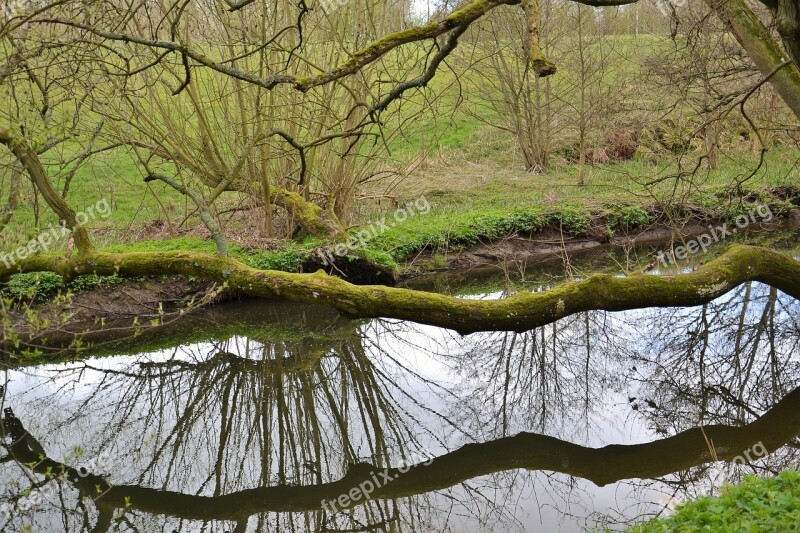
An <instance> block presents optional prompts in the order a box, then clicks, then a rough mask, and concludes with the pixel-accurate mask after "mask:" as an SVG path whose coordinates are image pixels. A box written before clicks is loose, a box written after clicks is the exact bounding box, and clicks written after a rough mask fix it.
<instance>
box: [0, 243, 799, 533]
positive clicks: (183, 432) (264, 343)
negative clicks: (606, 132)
mask: <svg viewBox="0 0 800 533" xmlns="http://www.w3.org/2000/svg"><path fill="white" fill-rule="evenodd" d="M618 260H619V258H614V260H612V261H607V262H606V263H607V264H606V267H608V268H612V267H613V265H615V264H618ZM586 264H587V265H588V264H590V263H589V262H588V260H587V263H586ZM575 266H576V267H580V266H581V264H580V262H578V263H577V264H576V265H575ZM591 267H592V269H596V268H597V265H595V264H591ZM587 268H588V267H587ZM558 274H559V272H558V268H556V270H549V271H548V272H544V271H542V270H541V269H539V270H536V271H535V272H528V273H527V277H523V279H520V278H519V276H516V279H515V280H514V281H512V282H509V281H508V279H507V278H506V277H505V276H488V277H483V278H480V279H479V280H478V277H477V276H476V277H475V278H472V279H469V277H468V279H467V280H461V281H459V280H457V279H455V280H454V278H453V276H450V277H449V278H447V279H439V280H437V281H435V283H434V284H435V285H437V287H438V288H439V289H441V290H446V291H447V292H454V293H459V294H462V295H465V296H467V295H469V296H470V297H474V298H496V297H501V296H502V294H503V291H507V290H508V288H509V283H511V284H512V285H514V284H515V285H514V286H515V287H519V286H520V285H526V284H527V287H526V288H528V289H535V288H536V286H537V285H536V283H539V282H540V281H541V280H542V279H544V278H542V276H544V277H545V278H546V279H547V280H549V282H553V281H558ZM560 274H563V268H561V270H560ZM476 280H478V281H476ZM532 280H538V281H532ZM428 281H429V282H430V281H431V280H428ZM468 281H469V282H470V283H467V282H468ZM798 342H800V303H799V302H798V301H796V300H794V299H793V298H790V297H788V296H786V295H784V294H782V293H780V292H778V291H776V290H774V289H771V288H770V287H767V286H763V285H760V284H758V283H752V284H748V285H744V286H741V287H739V288H738V289H736V290H734V291H732V292H731V293H729V294H727V295H725V296H724V297H722V298H720V299H718V300H716V301H715V302H713V303H711V304H708V305H706V306H702V307H697V308H689V309H646V310H639V311H630V312H624V313H606V312H590V313H581V314H578V315H575V316H572V317H569V318H567V319H564V320H561V321H558V322H557V323H555V324H551V325H548V326H546V327H542V328H539V329H536V330H532V331H529V332H526V333H521V334H518V333H506V332H492V333H476V334H472V335H469V336H466V337H461V336H459V335H457V334H455V333H453V332H450V331H447V330H442V329H438V328H433V327H427V326H420V325H416V324H412V323H406V322H401V321H396V320H349V319H346V318H343V317H341V316H339V315H338V314H337V313H336V312H334V311H331V310H328V309H325V308H320V307H314V306H308V305H295V304H287V303H277V302H260V301H247V302H237V303H230V304H226V305H224V306H221V307H218V308H215V309H213V310H209V311H206V312H203V313H200V314H199V315H197V316H196V317H195V318H193V319H192V320H190V321H183V322H180V323H177V324H175V325H174V326H172V327H171V328H169V329H168V331H167V333H166V334H162V335H160V336H158V337H156V338H145V337H141V338H140V337H137V338H130V339H128V340H126V341H124V342H122V343H120V344H118V345H116V346H115V347H112V348H109V347H108V346H106V347H104V348H103V351H104V352H105V353H103V354H100V353H99V352H98V355H96V356H92V357H87V358H85V359H83V360H80V361H75V362H70V363H63V364H50V365H41V366H35V367H27V368H16V369H7V370H6V371H5V373H4V377H3V381H2V382H3V383H4V398H3V407H4V408H5V409H8V408H10V409H11V410H12V411H11V412H9V411H6V414H5V416H4V419H3V432H4V434H5V436H4V442H5V445H4V448H5V449H4V450H3V451H2V453H3V455H4V459H3V462H2V463H0V505H3V506H4V507H3V510H4V513H3V514H0V527H1V528H2V530H3V531H15V532H16V531H43V532H50V531H57V532H60V531H70V532H72V531H120V532H122V531H125V532H127V531H138V532H147V533H151V532H162V531H163V532H172V531H181V532H200V531H205V532H223V531H241V532H244V531H454V532H467V531H498V532H505V531H583V530H585V529H593V528H604V527H609V528H612V529H624V527H625V525H630V524H633V523H635V522H637V521H641V520H644V519H647V518H649V517H652V516H655V515H657V514H659V513H664V512H668V511H669V509H671V508H673V507H674V505H675V504H676V503H677V502H680V501H682V500H684V499H686V498H688V497H693V496H696V495H699V494H707V493H710V492H714V491H716V490H717V489H718V488H719V486H721V484H722V483H724V482H725V481H736V480H737V479H739V478H740V477H741V476H742V475H743V474H745V473H753V472H756V473H770V472H777V471H780V470H781V469H784V468H787V467H789V466H792V465H798V459H800V457H798V451H797V446H798V444H800V441H798V439H797V435H799V434H800V425H798V424H796V423H795V424H793V423H792V422H791V421H789V420H788V419H785V418H780V419H777V420H775V419H771V420H769V421H768V423H764V424H762V425H761V426H759V427H758V433H757V434H753V435H750V440H752V441H753V443H754V444H755V443H757V442H759V441H760V442H764V443H766V442H773V441H776V440H777V441H780V442H779V444H780V445H779V446H770V447H775V448H778V449H777V450H776V451H774V452H773V453H771V454H769V455H768V456H766V455H765V456H762V455H763V454H762V453H761V452H762V450H763V449H764V448H761V447H758V446H756V447H754V448H752V449H751V451H752V453H750V454H749V457H748V458H747V460H742V461H737V463H745V464H736V465H731V464H729V463H722V462H711V463H710V464H705V465H701V464H699V463H702V462H704V461H705V459H701V458H700V456H697V454H696V453H695V452H691V451H690V450H689V449H688V448H687V449H685V450H684V448H683V447H681V446H680V445H678V444H676V445H675V446H674V447H672V448H669V449H668V450H667V451H666V452H665V453H664V454H660V455H658V456H656V458H655V459H654V458H653V457H652V456H642V457H639V458H638V459H637V458H632V459H631V460H630V461H627V462H625V461H624V462H623V463H622V464H621V465H620V464H619V462H618V463H616V464H617V467H615V468H620V469H622V470H621V472H622V474H621V475H623V476H624V477H623V479H621V480H620V481H616V482H612V483H609V484H607V485H605V486H603V487H599V486H597V485H596V484H594V483H593V482H591V481H588V480H585V479H583V478H581V477H579V476H577V475H576V476H571V475H568V474H563V473H556V472H553V471H552V470H549V469H547V470H543V471H539V470H534V471H529V470H527V469H524V468H522V469H519V468H514V469H510V470H508V469H507V470H505V471H501V472H497V473H484V474H482V475H479V476H477V477H472V476H471V475H470V472H473V470H472V469H473V467H474V466H475V465H476V464H477V463H480V462H482V461H483V460H487V461H489V462H491V461H492V460H495V459H497V457H493V456H491V454H493V453H498V454H505V453H509V454H512V455H513V454H514V453H516V452H518V451H519V450H517V449H515V448H514V446H516V444H514V443H515V442H516V441H513V440H512V441H506V440H503V438H504V437H509V436H513V435H516V434H518V433H520V432H523V431H524V432H530V433H537V434H542V435H546V436H550V437H555V438H556V439H560V440H561V441H567V442H569V443H575V444H579V445H582V446H588V447H592V448H599V447H603V446H606V445H608V444H638V443H646V442H650V441H658V440H660V439H665V438H667V437H669V436H673V435H676V434H678V433H679V432H681V431H683V430H687V429H690V428H695V427H698V426H702V427H704V428H709V427H711V426H713V425H715V424H723V425H726V426H734V427H740V426H744V425H745V424H749V423H751V422H753V421H754V420H755V419H757V418H758V417H760V416H762V415H763V414H764V413H767V412H769V411H770V410H771V409H773V408H776V405H779V402H781V400H783V399H785V398H787V397H788V398H789V399H788V400H785V401H784V404H781V405H783V407H781V408H782V409H784V410H786V409H788V411H786V412H798V411H800V403H798V402H797V401H796V400H792V398H796V397H797V394H795V395H794V396H790V393H792V391H795V389H796V388H797V387H798V386H800V359H799V358H798V353H800V352H798ZM108 352H111V354H110V355H109V354H108ZM792 401H794V403H793V404H792V403H791V402H792ZM787 402H788V403H787ZM787 406H788V407H787ZM765 420H766V419H765ZM795 426H796V427H795ZM709 431H710V430H709ZM753 437H754V438H753ZM13 439H16V442H15V444H13V445H11V441H12V440H13ZM504 442H509V443H511V444H509V446H506V447H502V443H504ZM548 442H551V441H548ZM552 442H556V441H552ZM469 443H485V444H487V446H486V447H483V448H477V449H476V450H477V452H476V453H475V454H473V456H471V457H472V459H463V458H462V457H465V456H457V457H459V459H458V460H454V461H450V462H449V463H447V462H446V458H447V457H448V455H447V454H448V453H450V452H454V451H455V450H458V449H459V448H461V447H462V446H464V445H465V444H469ZM492 443H494V444H492ZM718 444H720V443H716V444H713V445H711V446H710V448H714V447H716V446H717V445H718ZM492 446H494V447H492ZM554 446H555V447H556V448H557V449H560V448H559V446H562V444H560V443H558V442H556V444H554ZM542 453H543V454H545V453H548V454H550V453H552V451H550V452H545V451H543V452H542ZM534 455H535V454H534ZM684 455H685V457H684ZM707 455H708V454H706V455H705V456H704V457H707ZM431 457H438V458H439V459H434V461H433V463H431V465H430V466H424V465H423V464H422V463H426V462H429V458H431ZM443 457H444V459H442V458H443ZM547 457H549V455H548V456H547ZM559 457H562V459H561V460H560V461H561V462H560V463H559V464H560V465H561V466H565V467H567V468H569V467H570V465H573V466H574V465H575V464H577V463H571V462H570V461H572V459H571V457H572V456H571V455H569V453H567V454H566V455H561V456H559ZM564 457H568V458H570V459H569V461H568V460H567V459H564ZM597 457H598V460H597V461H596V463H595V464H593V465H592V466H591V468H593V469H596V470H601V471H602V470H604V468H605V466H604V461H605V460H609V461H611V460H612V458H611V457H610V456H608V457H607V456H605V455H599V456H597ZM542 458H543V460H544V459H546V457H545V456H544V455H543V456H542ZM662 458H663V461H664V464H666V462H667V460H668V458H671V460H676V461H684V462H686V465H687V466H686V467H684V468H681V469H679V470H678V471H670V472H667V473H664V474H659V475H658V476H652V475H650V474H651V473H652V469H653V467H654V466H657V465H658V464H659V462H660V461H662ZM535 459H536V457H534V458H533V459H532V460H535ZM437 461H439V463H437ZM442 462H445V463H446V464H445V466H443V467H441V466H436V465H437V464H439V465H441V464H442ZM363 463H369V464H370V465H371V466H370V467H368V468H369V469H370V471H371V472H372V471H378V470H383V469H384V468H385V467H390V466H391V467H399V466H402V465H404V464H417V465H418V466H415V467H413V468H412V469H411V470H409V471H408V473H404V474H399V477H397V479H394V480H392V481H387V482H385V483H383V485H384V487H383V488H384V490H386V491H389V492H388V494H390V495H395V494H396V493H397V492H402V493H403V494H402V497H386V498H384V499H371V500H369V501H368V502H367V503H366V504H364V505H360V506H357V507H354V508H352V509H349V510H342V511H340V510H338V509H332V508H331V506H330V505H329V506H328V507H327V508H326V509H320V504H319V502H320V496H319V495H320V494H323V492H324V490H325V489H324V488H325V487H330V485H327V484H330V483H332V482H336V481H337V480H341V479H342V478H345V481H346V480H347V479H355V478H346V477H345V476H353V475H355V474H354V472H358V471H360V470H358V469H359V468H365V465H364V464H363ZM514 464H516V463H514ZM353 465H360V466H356V467H353ZM587 468H589V467H587ZM609 468H610V467H609ZM45 472H48V473H50V474H51V475H50V477H49V478H47V477H45V476H44V475H43V474H44V473H45ZM348 472H349V473H348ZM639 473H641V474H639ZM403 476H407V477H406V478H404V477H403ZM464 477H466V478H468V479H466V480H465V481H463V482H462V480H461V479H460V478H464ZM376 479H377V476H376ZM377 481H380V479H377ZM404 483H405V484H404ZM346 485H347V483H344V484H341V483H340V485H337V487H340V488H341V487H342V486H346ZM393 485H394V487H396V488H393ZM437 485H438V486H437ZM431 486H436V488H435V490H431V489H430V487H431ZM320 487H322V489H320ZM415 487H416V488H415ZM31 489H32V490H31ZM319 490H322V491H323V492H319ZM392 491H395V492H392ZM328 492H329V493H330V492H331V491H330V490H328ZM338 492H341V490H339V491H338ZM336 494H337V492H336V491H334V496H333V497H332V498H331V499H335V496H336ZM356 496H357V497H359V498H360V497H361V496H360V495H356ZM276 509H279V511H275V510H276ZM26 527H27V528H30V529H25V528H26Z"/></svg>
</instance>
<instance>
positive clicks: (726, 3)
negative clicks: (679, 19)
mask: <svg viewBox="0 0 800 533" xmlns="http://www.w3.org/2000/svg"><path fill="white" fill-rule="evenodd" d="M780 1H782V2H785V1H786V0H780ZM705 2H706V4H708V6H709V7H710V8H711V9H712V10H713V11H714V12H715V13H716V14H717V16H718V17H719V18H720V20H722V22H723V23H724V24H725V25H726V26H727V27H728V29H729V30H730V31H731V33H733V35H734V36H735V37H736V40H737V41H739V43H740V44H741V45H742V48H744V50H745V51H746V52H747V54H748V55H749V56H750V58H751V59H752V60H753V63H754V64H755V66H756V68H758V70H760V71H761V73H762V74H764V75H765V76H766V75H767V74H769V73H770V72H772V71H773V70H774V69H775V68H776V67H778V65H780V64H781V63H782V62H783V61H784V60H785V59H786V54H785V53H784V52H783V50H781V48H780V47H779V46H778V44H777V43H776V42H775V40H774V39H773V38H772V35H771V34H770V32H769V30H768V29H767V28H766V27H765V26H764V24H762V23H761V21H760V20H759V19H758V17H757V16H756V14H755V13H753V11H752V10H751V9H750V7H749V6H748V5H747V3H746V1H745V0H705ZM795 23H797V22H796V21H795ZM784 42H786V38H784ZM798 45H800V42H795V46H798ZM790 49H791V48H790ZM770 83H771V84H772V86H773V87H775V90H776V91H778V94H780V95H781V98H783V101H784V102H786V105H788V106H789V108H790V109H791V110H792V112H793V113H794V114H795V116H796V117H797V118H798V119H800V69H798V67H797V64H796V59H795V63H793V64H790V65H786V66H785V67H783V68H782V69H780V71H779V72H777V73H776V74H775V75H774V76H772V78H771V79H770Z"/></svg>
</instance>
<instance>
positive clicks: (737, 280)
mask: <svg viewBox="0 0 800 533" xmlns="http://www.w3.org/2000/svg"><path fill="white" fill-rule="evenodd" d="M37 271H49V272H56V273H58V274H61V275H62V276H64V277H65V278H66V279H71V278H74V277H75V276H77V275H81V274H98V275H115V274H116V275H120V276H123V277H139V276H160V275H163V274H165V273H167V274H182V275H184V276H194V277H197V278H200V279H203V280H206V281H215V282H218V283H223V284H225V285H226V286H227V287H228V288H230V289H233V290H236V291H240V292H241V293H244V294H248V295H252V296H261V297H267V298H284V299H287V300H295V301H304V302H315V303H321V304H328V305H331V306H332V307H334V308H336V309H338V310H339V311H341V312H343V313H345V314H347V315H350V316H353V317H359V318H377V317H383V318H398V319H402V320H409V321H412V322H417V323H420V324H428V325H432V326H439V327H443V328H449V329H453V330H455V331H457V332H459V333H462V334H467V333H472V332H476V331H517V332H522V331H527V330H530V329H532V328H536V327H539V326H542V325H545V324H549V323H551V322H554V321H556V320H558V319H560V318H563V317H566V316H569V315H573V314H575V313H580V312H583V311H595V310H605V311H624V310H628V309H642V308H646V307H679V306H694V305H701V304H704V303H708V302H710V301H712V300H714V299H716V298H718V297H720V296H722V295H723V294H725V293H727V292H728V291H730V290H732V289H733V288H735V287H737V286H739V285H741V284H742V283H745V282H748V281H759V282H762V283H766V284H768V285H770V286H772V287H775V288H777V289H780V290H782V291H783V292H785V293H787V294H789V295H791V296H793V297H795V298H800V262H798V261H796V260H794V259H792V258H791V257H789V256H786V255H784V254H781V253H779V252H775V251H773V250H770V249H768V248H761V247H753V246H743V245H737V246H732V247H731V248H730V249H729V250H728V251H726V252H725V253H724V254H723V255H721V256H720V257H718V258H717V259H714V260H713V261H710V262H709V263H707V264H705V265H703V266H702V267H700V268H698V269H697V270H695V271H693V272H689V273H686V274H676V275H648V274H634V275H631V276H627V277H614V276H610V275H607V274H594V275H592V276H589V277H588V278H586V279H584V280H582V281H569V282H566V283H563V284H561V285H558V286H556V287H553V288H552V289H549V290H545V291H541V292H519V293H517V294H514V295H513V296H510V297H508V298H504V299H498V300H473V299H464V298H456V297H452V296H446V295H442V294H435V293H429V292H423V291H415V290H411V289H399V288H392V287H386V286H383V285H361V286H359V285H353V284H351V283H348V282H346V281H344V280H342V279H340V278H337V277H334V276H329V275H327V274H325V273H324V272H322V271H318V272H316V273H314V274H292V273H287V272H277V271H270V270H258V269H255V268H251V267H249V266H247V265H245V264H243V263H241V262H239V261H237V260H235V259H232V258H227V257H219V256H214V255H208V254H198V253H193V252H136V253H122V254H112V253H105V252H97V251H91V252H88V253H84V254H81V255H79V256H73V257H71V258H64V257H53V256H32V257H28V258H25V259H24V260H20V261H19V262H18V263H17V265H16V267H13V266H12V267H6V266H3V265H0V279H5V278H7V277H8V276H10V275H11V274H14V273H16V272H37Z"/></svg>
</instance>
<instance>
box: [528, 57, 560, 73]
mask: <svg viewBox="0 0 800 533" xmlns="http://www.w3.org/2000/svg"><path fill="white" fill-rule="evenodd" d="M532 61H533V71H534V72H535V73H536V75H537V76H539V77H540V78H544V77H547V76H552V75H553V74H555V73H556V70H557V69H556V64H555V63H553V62H552V61H550V60H549V59H547V58H546V57H544V55H542V57H538V58H535V59H532Z"/></svg>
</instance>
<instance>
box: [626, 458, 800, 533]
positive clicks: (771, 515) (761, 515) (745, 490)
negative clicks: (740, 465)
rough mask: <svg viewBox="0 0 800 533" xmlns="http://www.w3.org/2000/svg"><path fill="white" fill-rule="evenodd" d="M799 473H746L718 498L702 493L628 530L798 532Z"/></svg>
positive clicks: (636, 532)
mask: <svg viewBox="0 0 800 533" xmlns="http://www.w3.org/2000/svg"><path fill="white" fill-rule="evenodd" d="M798 529H800V472H798V471H796V470H786V471H784V472H781V473H780V474H779V475H778V476H776V477H768V478H762V477H755V476H750V477H747V478H746V479H745V481H744V482H743V483H741V484H739V485H735V486H728V487H725V488H724V489H723V490H722V493H721V494H720V496H719V497H716V498H714V497H709V496H704V497H701V498H698V499H697V500H694V501H691V502H688V503H685V504H683V505H680V506H679V507H678V508H677V511H676V513H675V514H674V515H673V516H671V517H669V518H665V519H659V520H653V521H651V522H648V523H645V524H640V525H637V526H635V527H634V528H632V529H630V530H629V531H630V532H631V533H666V532H673V531H674V532H681V533H682V532H686V533H689V532H695V531H715V532H740V531H770V532H771V531H776V532H777V531H798Z"/></svg>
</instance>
